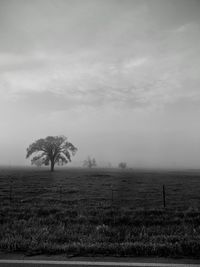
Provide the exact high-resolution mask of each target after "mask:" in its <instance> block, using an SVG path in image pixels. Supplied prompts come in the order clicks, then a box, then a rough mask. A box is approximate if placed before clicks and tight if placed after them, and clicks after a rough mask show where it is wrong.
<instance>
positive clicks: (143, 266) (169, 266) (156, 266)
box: [0, 260, 200, 267]
mask: <svg viewBox="0 0 200 267" xmlns="http://www.w3.org/2000/svg"><path fill="white" fill-rule="evenodd" d="M1 264H6V265H7V266H12V265H15V264H18V265H19V264H20V265H21V264H25V265H27V264H34V265H66V266H67V265H68V266H70V265H71V266H74V265H77V266H106V267H107V266H126V267H129V266H130V267H197V266H200V265H199V264H187V263H186V264H177V263H141V262H100V261H96V262H95V261H48V260H0V265H1Z"/></svg>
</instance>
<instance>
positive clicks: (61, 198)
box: [60, 185, 62, 201]
mask: <svg viewBox="0 0 200 267" xmlns="http://www.w3.org/2000/svg"><path fill="white" fill-rule="evenodd" d="M61 200H62V186H61V185H60V201H61Z"/></svg>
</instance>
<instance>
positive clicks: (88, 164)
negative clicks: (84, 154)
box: [83, 157, 97, 169]
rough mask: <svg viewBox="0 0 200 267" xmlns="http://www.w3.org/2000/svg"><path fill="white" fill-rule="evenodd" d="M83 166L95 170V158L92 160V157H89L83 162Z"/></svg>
mask: <svg viewBox="0 0 200 267" xmlns="http://www.w3.org/2000/svg"><path fill="white" fill-rule="evenodd" d="M83 166H84V167H87V168H90V169H91V168H93V167H96V166H97V163H96V160H95V158H93V159H91V158H90V157H88V158H87V159H86V160H84V162H83Z"/></svg>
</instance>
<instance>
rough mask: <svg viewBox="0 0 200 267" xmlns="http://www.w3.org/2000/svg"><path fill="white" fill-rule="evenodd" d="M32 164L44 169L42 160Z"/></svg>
mask: <svg viewBox="0 0 200 267" xmlns="http://www.w3.org/2000/svg"><path fill="white" fill-rule="evenodd" d="M32 164H34V165H35V166H37V167H38V168H41V167H42V159H37V160H35V161H34V162H33V163H32Z"/></svg>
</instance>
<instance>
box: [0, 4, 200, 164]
mask: <svg viewBox="0 0 200 267" xmlns="http://www.w3.org/2000/svg"><path fill="white" fill-rule="evenodd" d="M199 13H200V2H199V1H198V0H196V1H195V0H190V1H188V0H173V1H170V0H168V1H164V0H163V1H162V0H160V1H156V0H146V1H145V0H144V1H143V0H141V1H136V0H130V1H127V0H123V1H117V0H114V1H112V0H109V1H107V0H98V1H94V0H91V1H86V0H76V1H72V0H71V1H69V0H66V1H62V0H60V1H57V0H54V1H52V0H48V1H45V0H36V1H31V0H24V1H22V0H18V1H14V0H13V1H11V0H5V1H4V0H0V40H1V42H0V129H1V131H0V164H8V165H30V160H26V159H25V156H26V148H27V147H28V145H29V144H30V143H31V142H33V141H35V140H37V139H38V138H44V137H46V136H49V135H66V136H67V137H68V139H69V141H70V142H72V143H73V144H74V145H75V146H77V148H78V152H77V154H76V156H75V157H74V158H73V162H72V163H70V165H69V166H81V165H82V162H83V160H84V159H85V158H86V157H87V156H88V155H90V156H92V157H95V158H96V160H97V163H98V164H99V166H108V164H109V163H111V164H112V166H117V165H118V163H119V162H120V161H125V162H127V164H128V166H129V167H133V168H199V167H200V123H199V117H200V86H199V85H200V75H199V73H200V16H199Z"/></svg>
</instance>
